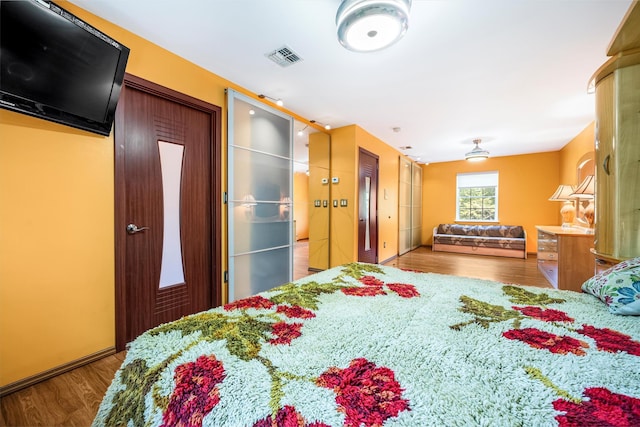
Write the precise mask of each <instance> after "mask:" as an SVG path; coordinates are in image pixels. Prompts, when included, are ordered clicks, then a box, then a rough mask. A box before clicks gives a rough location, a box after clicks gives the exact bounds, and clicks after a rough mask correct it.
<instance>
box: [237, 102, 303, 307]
mask: <svg viewBox="0 0 640 427" xmlns="http://www.w3.org/2000/svg"><path fill="white" fill-rule="evenodd" d="M227 102H228V120H229V127H228V132H229V135H228V156H229V163H228V165H229V171H228V185H229V196H228V218H229V301H234V300H237V299H241V298H245V297H247V296H250V295H253V294H256V293H258V292H262V291H265V290H268V289H271V288H273V287H274V286H278V285H281V284H283V283H286V282H289V281H291V280H292V265H293V243H294V238H293V192H292V189H293V159H292V154H293V149H292V147H293V139H292V134H293V120H292V118H291V117H290V116H286V115H284V114H283V113H281V112H279V111H277V110H275V109H271V108H269V107H267V106H265V105H263V104H261V103H259V102H257V101H255V100H253V99H251V98H249V97H246V96H244V95H242V94H239V93H237V92H235V91H233V90H228V97H227Z"/></svg>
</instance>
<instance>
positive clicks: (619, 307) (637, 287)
mask: <svg viewBox="0 0 640 427" xmlns="http://www.w3.org/2000/svg"><path fill="white" fill-rule="evenodd" d="M582 291H583V292H586V293H589V294H591V295H594V296H596V297H598V298H600V299H601V300H602V301H603V302H604V303H605V304H607V305H608V306H609V311H610V312H611V313H614V314H626V315H640V257H638V258H633V259H629V260H626V261H622V262H621V263H619V264H616V265H614V266H613V267H611V268H610V269H608V270H605V271H603V272H602V273H599V274H596V275H595V276H593V277H592V278H590V279H589V280H587V281H586V282H584V283H583V284H582Z"/></svg>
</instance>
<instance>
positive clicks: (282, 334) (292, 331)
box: [269, 322, 302, 345]
mask: <svg viewBox="0 0 640 427" xmlns="http://www.w3.org/2000/svg"><path fill="white" fill-rule="evenodd" d="M300 329H302V323H286V322H278V323H274V324H273V329H272V330H271V332H272V333H273V335H275V336H276V337H275V338H273V339H271V340H269V343H270V344H274V345H280V344H291V341H292V340H294V339H296V338H298V337H299V336H300V335H302V332H300Z"/></svg>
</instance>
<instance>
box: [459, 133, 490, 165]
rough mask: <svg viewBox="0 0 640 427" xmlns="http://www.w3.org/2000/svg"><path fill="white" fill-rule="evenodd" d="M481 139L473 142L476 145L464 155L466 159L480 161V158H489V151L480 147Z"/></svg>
mask: <svg viewBox="0 0 640 427" xmlns="http://www.w3.org/2000/svg"><path fill="white" fill-rule="evenodd" d="M480 142H482V140H481V139H479V138H478V139H474V140H473V143H474V144H475V145H476V146H475V147H474V148H473V150H471V151H469V152H468V153H467V154H465V155H464V158H465V160H469V161H470V162H478V161H480V160H484V159H487V158H489V152H488V151H487V150H484V149H482V148H480Z"/></svg>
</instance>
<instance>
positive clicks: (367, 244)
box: [364, 176, 371, 251]
mask: <svg viewBox="0 0 640 427" xmlns="http://www.w3.org/2000/svg"><path fill="white" fill-rule="evenodd" d="M364 206H365V208H364V209H365V214H364V250H365V251H368V250H371V231H370V229H369V227H370V225H369V223H370V221H369V220H370V219H371V177H368V176H366V177H365V178H364Z"/></svg>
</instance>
